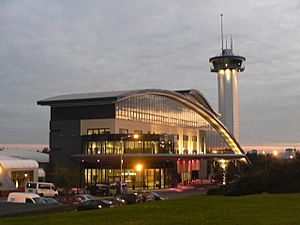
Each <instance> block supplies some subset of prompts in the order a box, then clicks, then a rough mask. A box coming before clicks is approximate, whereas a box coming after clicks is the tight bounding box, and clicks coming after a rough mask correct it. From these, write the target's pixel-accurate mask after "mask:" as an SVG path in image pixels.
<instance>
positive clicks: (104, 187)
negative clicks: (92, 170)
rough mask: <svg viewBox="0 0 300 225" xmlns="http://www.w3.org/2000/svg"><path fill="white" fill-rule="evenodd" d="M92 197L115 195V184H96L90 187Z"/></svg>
mask: <svg viewBox="0 0 300 225" xmlns="http://www.w3.org/2000/svg"><path fill="white" fill-rule="evenodd" d="M91 194H92V195H102V196H111V195H116V194H117V183H115V182H113V183H96V184H94V185H93V186H92V187H91Z"/></svg>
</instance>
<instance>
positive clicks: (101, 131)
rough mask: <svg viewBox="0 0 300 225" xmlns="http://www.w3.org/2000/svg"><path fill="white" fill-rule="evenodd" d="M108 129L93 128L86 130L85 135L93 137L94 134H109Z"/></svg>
mask: <svg viewBox="0 0 300 225" xmlns="http://www.w3.org/2000/svg"><path fill="white" fill-rule="evenodd" d="M109 133H110V129H109V128H93V129H88V130H87V135H95V134H109Z"/></svg>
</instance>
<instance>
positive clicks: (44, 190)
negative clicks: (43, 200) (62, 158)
mask: <svg viewBox="0 0 300 225" xmlns="http://www.w3.org/2000/svg"><path fill="white" fill-rule="evenodd" d="M25 192H27V193H34V194H38V195H39V196H41V197H56V196H58V191H57V188H56V187H55V185H54V184H53V183H45V182H28V183H26V185H25Z"/></svg>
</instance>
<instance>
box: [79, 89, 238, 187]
mask: <svg viewBox="0 0 300 225" xmlns="http://www.w3.org/2000/svg"><path fill="white" fill-rule="evenodd" d="M115 110H116V113H115V115H116V119H119V120H125V121H126V120H128V121H136V122H140V123H148V124H159V125H162V126H156V127H164V128H165V127H169V128H171V129H168V130H169V131H170V130H172V131H173V130H174V133H168V134H166V133H155V134H153V132H156V130H155V131H154V130H147V131H146V130H141V128H140V127H135V124H134V123H130V124H131V125H132V126H133V127H130V128H128V127H126V125H124V124H126V123H127V122H126V123H123V124H122V125H120V127H117V128H116V133H110V130H109V129H107V128H93V129H88V130H87V135H84V136H82V138H83V140H82V143H83V146H82V149H83V154H86V155H95V159H96V157H97V155H109V154H114V155H116V154H119V155H120V154H126V155H127V154H199V153H204V152H206V153H232V150H231V149H230V147H229V146H228V144H227V143H226V142H225V141H224V139H223V138H222V137H221V136H220V134H219V133H218V132H217V131H216V130H215V128H214V127H213V126H212V125H211V124H210V123H209V122H208V121H207V120H206V119H205V118H203V117H202V116H201V115H199V114H198V113H197V112H196V111H195V110H193V109H192V108H189V107H188V106H186V105H185V104H183V103H180V102H178V101H176V100H174V99H172V98H169V97H166V96H160V95H154V94H143V95H137V96H131V97H127V98H124V99H123V100H120V101H117V102H116V103H115ZM172 127H174V129H173V128H172ZM178 128H180V129H178ZM129 129H130V130H129ZM130 131H131V133H132V132H134V133H138V134H139V135H140V136H139V139H138V140H136V139H134V138H133V137H131V138H127V136H128V134H130ZM179 131H180V132H179ZM179 133H180V134H179ZM200 149H201V150H200ZM203 149H205V150H203ZM167 161H168V160H167ZM95 162H96V161H95V160H94V162H93V163H90V164H87V163H85V162H84V163H85V165H84V166H83V170H84V184H85V185H86V186H89V185H92V184H94V183H102V182H117V181H120V179H121V171H120V167H121V166H120V161H119V160H115V161H113V160H112V161H111V162H110V163H109V164H107V163H106V164H105V162H103V163H104V164H102V162H101V160H97V163H95ZM122 162H123V160H122ZM127 163H128V162H127ZM182 163H183V164H182V168H189V169H179V167H178V166H177V164H176V163H174V162H163V163H162V162H157V163H156V162H155V163H152V164H148V165H147V166H145V168H143V170H142V171H136V170H135V169H134V166H133V165H127V168H126V167H123V175H122V177H123V179H124V182H126V184H127V187H128V188H132V189H135V188H141V189H147V188H151V189H153V188H166V187H173V186H175V184H176V183H177V181H186V180H190V179H192V178H195V179H197V177H199V173H200V172H199V171H200V167H199V165H198V167H195V166H192V164H190V163H191V162H190V161H188V162H185V161H184V162H182ZM177 167H178V168H177Z"/></svg>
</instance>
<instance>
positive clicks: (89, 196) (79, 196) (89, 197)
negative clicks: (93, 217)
mask: <svg viewBox="0 0 300 225" xmlns="http://www.w3.org/2000/svg"><path fill="white" fill-rule="evenodd" d="M75 197H78V198H80V199H81V200H82V201H84V202H85V201H87V200H92V199H94V197H93V196H91V195H75Z"/></svg>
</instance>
